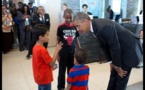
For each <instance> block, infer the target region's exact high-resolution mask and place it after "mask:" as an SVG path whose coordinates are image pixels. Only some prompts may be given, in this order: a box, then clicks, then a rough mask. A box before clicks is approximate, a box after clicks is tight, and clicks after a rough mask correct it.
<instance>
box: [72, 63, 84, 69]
mask: <svg viewBox="0 0 145 90" xmlns="http://www.w3.org/2000/svg"><path fill="white" fill-rule="evenodd" d="M84 66H85V65H84V64H80V65H74V68H82V67H84Z"/></svg>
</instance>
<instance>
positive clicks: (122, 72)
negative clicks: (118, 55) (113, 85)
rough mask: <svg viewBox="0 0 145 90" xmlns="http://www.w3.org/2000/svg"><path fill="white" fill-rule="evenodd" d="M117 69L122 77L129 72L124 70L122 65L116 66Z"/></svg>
mask: <svg viewBox="0 0 145 90" xmlns="http://www.w3.org/2000/svg"><path fill="white" fill-rule="evenodd" d="M115 70H116V71H117V73H118V75H119V76H120V77H122V78H123V77H124V76H126V74H127V71H124V70H123V69H122V68H121V67H118V68H115Z"/></svg>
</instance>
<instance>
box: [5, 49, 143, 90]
mask: <svg viewBox="0 0 145 90" xmlns="http://www.w3.org/2000/svg"><path fill="white" fill-rule="evenodd" d="M48 51H49V52H50V55H51V56H52V55H53V52H54V47H51V48H48ZM26 54H27V50H25V51H23V52H20V51H19V49H18V48H14V49H13V50H12V51H11V52H9V53H8V54H3V55H2V90H38V89H37V84H36V83H35V82H34V79H33V73H32V63H31V59H30V60H27V59H26ZM88 65H89V67H90V79H89V90H106V88H107V84H108V80H109V73H110V68H109V64H108V63H103V64H99V63H97V62H94V63H89V64H88ZM53 75H54V81H53V82H52V90H57V75H58V69H56V70H54V71H53ZM127 90H143V68H134V69H133V70H132V72H131V76H130V79H129V82H128V87H127Z"/></svg>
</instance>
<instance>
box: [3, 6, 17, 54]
mask: <svg viewBox="0 0 145 90" xmlns="http://www.w3.org/2000/svg"><path fill="white" fill-rule="evenodd" d="M12 22H13V19H12V15H11V13H8V12H7V11H6V7H5V6H4V5H2V52H3V53H8V52H9V51H10V50H11V49H12V45H13V40H14V39H13V38H14V37H13V27H12Z"/></svg>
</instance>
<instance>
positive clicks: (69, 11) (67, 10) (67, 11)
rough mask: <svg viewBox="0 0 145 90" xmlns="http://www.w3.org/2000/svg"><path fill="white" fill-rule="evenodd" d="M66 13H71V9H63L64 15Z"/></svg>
mask: <svg viewBox="0 0 145 90" xmlns="http://www.w3.org/2000/svg"><path fill="white" fill-rule="evenodd" d="M67 13H69V14H72V13H73V11H72V10H71V9H66V10H65V11H64V15H66V14H67Z"/></svg>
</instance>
